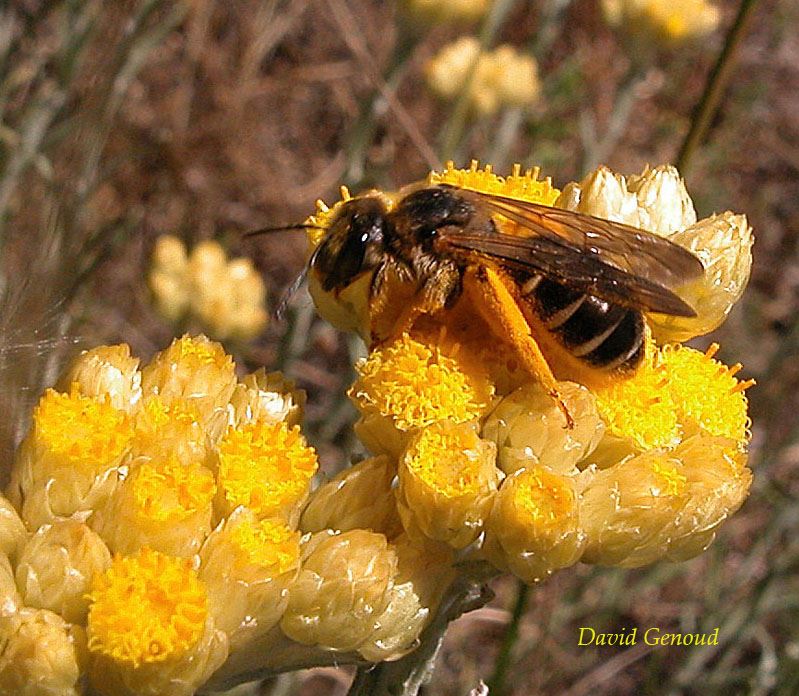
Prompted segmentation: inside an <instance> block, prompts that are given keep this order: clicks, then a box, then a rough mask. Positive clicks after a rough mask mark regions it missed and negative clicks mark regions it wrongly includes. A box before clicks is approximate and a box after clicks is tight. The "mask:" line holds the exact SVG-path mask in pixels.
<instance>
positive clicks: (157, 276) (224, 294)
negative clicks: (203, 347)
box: [149, 235, 268, 341]
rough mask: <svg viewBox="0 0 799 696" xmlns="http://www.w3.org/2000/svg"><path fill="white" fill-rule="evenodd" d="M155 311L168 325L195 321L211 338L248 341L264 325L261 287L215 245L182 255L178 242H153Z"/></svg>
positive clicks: (242, 262) (246, 266)
mask: <svg viewBox="0 0 799 696" xmlns="http://www.w3.org/2000/svg"><path fill="white" fill-rule="evenodd" d="M149 283H150V288H151V289H152V291H153V295H154V297H155V301H156V306H157V307H158V309H159V311H160V312H161V314H163V315H164V316H165V317H166V318H167V319H169V320H170V321H177V320H178V319H180V318H181V317H182V316H183V315H184V314H190V315H192V316H194V317H196V318H197V320H198V321H199V322H200V323H201V324H202V326H203V327H204V328H205V330H206V331H207V332H208V333H209V334H210V335H211V336H213V337H214V338H218V339H220V340H222V339H227V338H231V339H237V340H245V341H246V340H249V339H250V338H253V337H254V336H257V335H258V334H259V333H260V332H261V331H262V330H263V328H264V326H266V322H267V319H268V314H267V312H266V309H265V307H264V303H265V299H266V287H265V286H264V282H263V280H262V278H261V276H260V275H259V274H258V273H257V271H256V270H255V268H254V267H253V265H252V262H251V261H250V260H249V259H244V258H238V259H233V260H232V261H228V259H227V256H226V254H225V251H224V249H222V247H221V246H220V244H219V243H218V242H215V241H205V242H201V243H200V244H198V245H197V246H196V247H195V248H194V250H193V251H192V252H191V254H190V255H188V256H187V254H186V248H185V246H184V245H183V242H181V241H180V240H179V239H178V238H176V237H173V236H169V235H166V236H163V237H160V238H159V239H158V241H157V242H156V246H155V251H154V254H153V268H152V270H151V272H150V277H149Z"/></svg>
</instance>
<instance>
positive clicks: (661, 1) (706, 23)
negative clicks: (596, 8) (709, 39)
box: [602, 0, 720, 50]
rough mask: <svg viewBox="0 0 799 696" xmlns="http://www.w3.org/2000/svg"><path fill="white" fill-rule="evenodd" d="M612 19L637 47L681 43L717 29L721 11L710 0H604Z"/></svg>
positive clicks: (610, 19) (604, 8)
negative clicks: (707, 0) (654, 43)
mask: <svg viewBox="0 0 799 696" xmlns="http://www.w3.org/2000/svg"><path fill="white" fill-rule="evenodd" d="M602 9H603V11H604V13H605V18H606V19H607V21H608V23H609V24H611V25H613V26H615V27H618V28H621V29H624V30H625V33H626V34H628V35H630V40H632V41H634V42H635V45H634V46H633V47H631V50H635V49H636V47H643V48H644V49H646V48H647V47H648V45H651V44H652V43H653V42H656V43H658V44H664V45H666V46H677V45H678V44H681V43H685V42H687V41H691V40H695V39H699V38H701V37H703V36H707V35H708V34H710V33H712V32H713V31H715V30H716V28H717V27H718V23H719V18H720V13H719V11H718V8H716V7H715V6H714V5H711V4H710V3H709V2H706V0H669V1H667V0H648V1H647V2H640V0H602Z"/></svg>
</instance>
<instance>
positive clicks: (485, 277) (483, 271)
mask: <svg viewBox="0 0 799 696" xmlns="http://www.w3.org/2000/svg"><path fill="white" fill-rule="evenodd" d="M463 288H464V291H465V292H466V293H467V294H468V295H469V297H470V300H471V304H472V306H473V307H475V308H476V309H477V311H478V312H479V313H480V316H481V317H482V318H483V319H484V320H485V322H486V323H487V324H488V325H489V326H490V327H491V329H492V331H493V332H494V333H495V334H496V335H497V336H502V337H503V338H504V339H505V340H506V341H507V342H508V343H510V344H511V345H512V346H513V348H514V349H515V351H516V354H517V356H518V358H519V359H520V360H521V362H522V365H523V367H524V369H525V370H526V371H527V372H529V373H530V374H531V375H532V376H534V377H535V378H536V379H537V380H538V381H539V382H540V383H541V385H542V386H543V387H544V389H546V390H547V393H548V394H549V396H550V397H552V398H553V399H554V400H555V402H556V403H557V405H558V408H559V409H560V411H561V413H562V414H563V417H564V418H565V419H566V427H567V428H568V429H569V430H571V429H572V428H574V418H572V415H571V413H569V409H568V408H567V406H566V404H565V403H564V401H563V399H562V398H561V396H560V392H559V391H558V382H557V380H556V379H555V376H554V375H553V374H552V370H551V369H550V367H549V363H547V361H546V358H545V357H544V354H543V353H542V352H541V348H540V347H539V345H538V343H537V342H536V340H535V338H533V336H532V334H531V333H530V325H529V324H528V323H527V320H526V319H525V318H524V314H522V312H521V310H520V309H519V303H518V301H517V300H516V299H515V297H514V295H513V292H512V291H511V289H510V288H509V287H508V284H507V283H506V282H505V281H504V280H503V278H502V276H501V275H500V274H499V273H498V272H497V271H495V270H494V269H492V268H490V267H488V266H483V265H478V264H475V265H473V266H469V267H468V268H467V269H466V272H465V273H464V276H463Z"/></svg>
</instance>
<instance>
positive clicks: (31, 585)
mask: <svg viewBox="0 0 799 696" xmlns="http://www.w3.org/2000/svg"><path fill="white" fill-rule="evenodd" d="M110 564H111V554H110V553H109V551H108V547H107V546H106V545H105V544H104V543H103V540H102V539H100V537H99V536H98V535H97V534H95V533H94V532H93V531H92V530H91V529H89V527H87V526H86V524H84V523H83V522H78V521H77V520H60V521H56V522H54V523H53V524H52V525H45V526H43V527H41V528H40V529H39V531H38V532H36V534H34V535H33V536H32V537H31V539H30V541H28V543H27V544H26V546H25V548H24V549H23V550H22V553H21V554H20V557H19V562H18V563H17V571H16V579H17V586H18V587H19V591H20V593H21V595H22V598H23V601H24V603H25V604H26V605H27V606H30V607H37V608H39V609H50V610H51V611H54V612H56V613H57V614H59V615H60V616H61V617H62V618H64V619H65V620H66V621H69V622H70V623H76V624H82V623H85V621H86V613H87V611H88V609H89V599H88V594H87V593H88V592H89V590H90V588H91V581H92V577H93V576H94V574H95V573H101V572H103V571H104V570H105V569H106V568H108V566H109V565H110Z"/></svg>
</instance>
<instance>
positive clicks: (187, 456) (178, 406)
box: [130, 395, 222, 464]
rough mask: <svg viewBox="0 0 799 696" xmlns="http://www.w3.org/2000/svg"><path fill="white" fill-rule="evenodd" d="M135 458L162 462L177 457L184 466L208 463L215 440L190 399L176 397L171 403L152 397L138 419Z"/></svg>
mask: <svg viewBox="0 0 799 696" xmlns="http://www.w3.org/2000/svg"><path fill="white" fill-rule="evenodd" d="M134 427H135V431H134V436H133V441H132V443H131V450H130V451H131V456H132V457H134V458H136V457H147V458H148V459H162V458H163V457H165V456H169V457H174V458H175V459H177V460H178V461H180V462H181V463H182V464H198V463H199V464H208V463H210V462H209V456H210V451H209V450H210V448H211V445H212V443H213V441H214V440H215V439H216V437H218V436H219V435H221V434H222V428H221V423H220V427H218V428H217V429H216V431H217V432H215V433H214V436H215V437H213V438H212V437H211V434H210V433H208V432H207V431H206V429H205V428H204V427H203V423H202V422H201V419H200V416H199V415H198V414H197V411H196V410H195V409H194V406H193V403H192V402H191V401H189V400H188V399H181V398H178V397H176V398H173V399H171V400H170V403H169V404H166V403H164V401H163V399H161V397H160V396H156V395H154V396H149V397H147V398H146V399H144V403H143V404H142V406H141V408H140V409H139V410H138V412H137V413H136V415H135V417H134Z"/></svg>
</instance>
